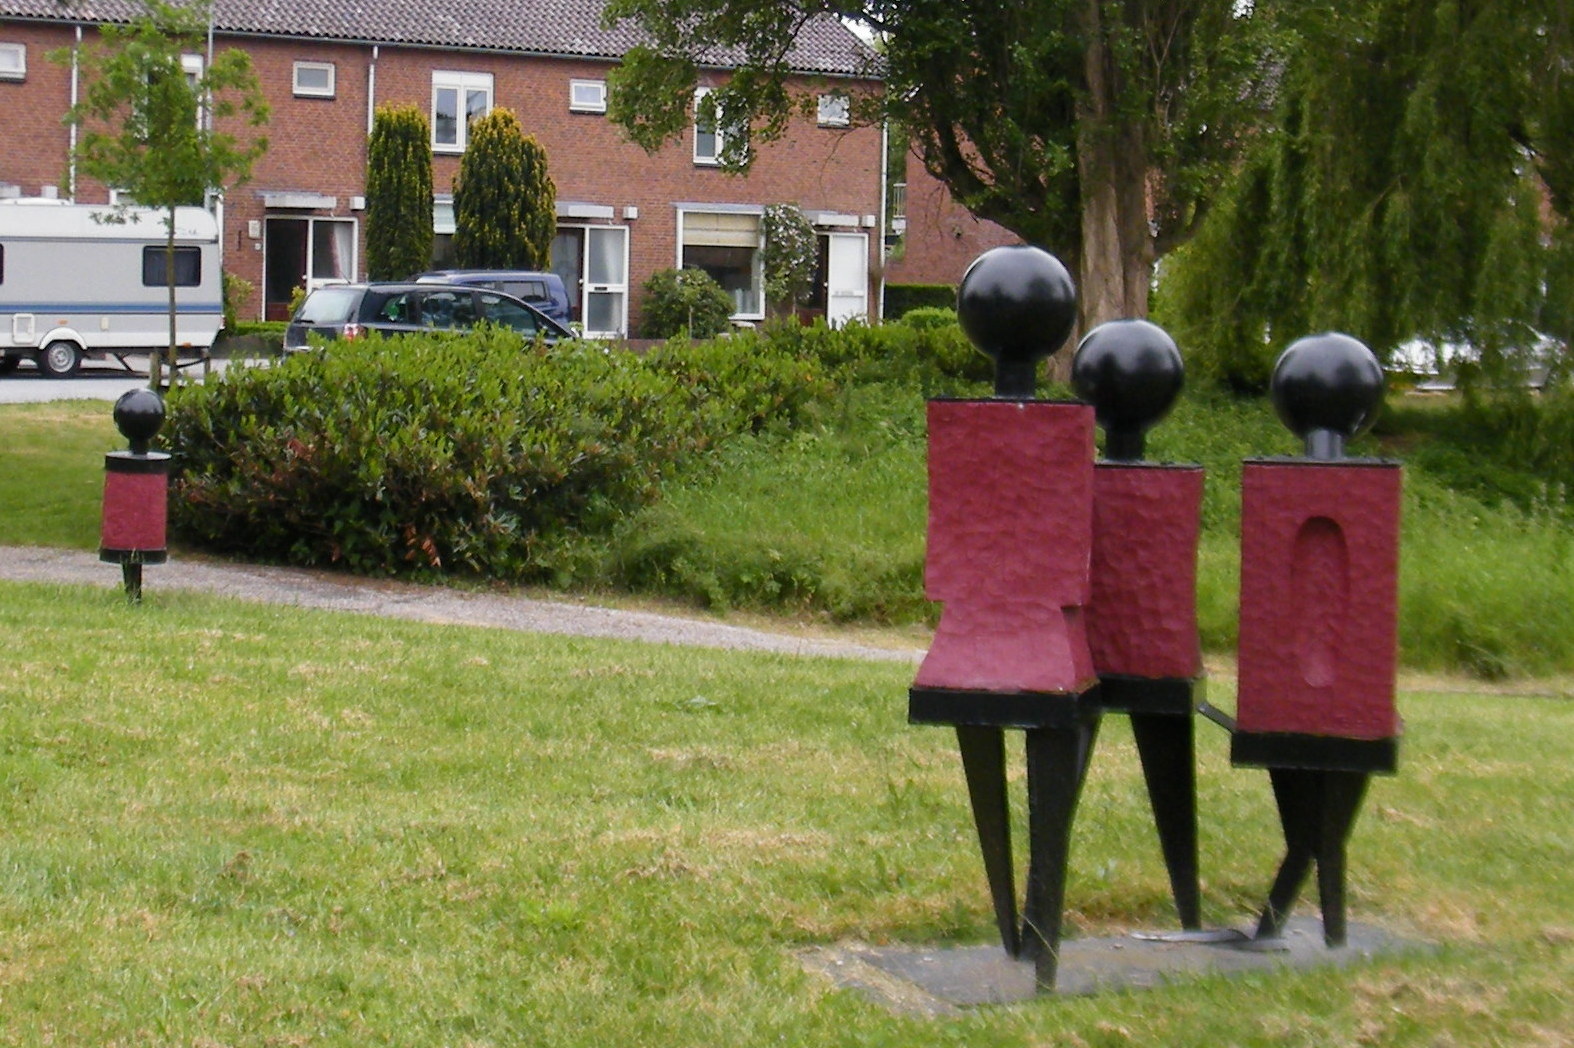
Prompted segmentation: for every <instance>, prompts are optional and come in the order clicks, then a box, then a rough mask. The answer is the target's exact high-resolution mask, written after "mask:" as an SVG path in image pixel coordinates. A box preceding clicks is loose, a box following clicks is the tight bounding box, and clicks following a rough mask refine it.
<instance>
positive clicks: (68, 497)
mask: <svg viewBox="0 0 1574 1048" xmlns="http://www.w3.org/2000/svg"><path fill="white" fill-rule="evenodd" d="M0 381H3V380H0ZM111 408H112V405H110V404H109V403H106V402H102V401H58V402H55V403H50V404H15V405H7V406H6V407H4V408H3V409H0V440H3V443H0V448H3V449H4V450H3V451H0V460H3V462H4V468H0V545H6V546H68V547H73V548H77V549H88V548H94V549H96V548H97V547H98V529H99V519H100V518H99V510H100V507H101V505H102V502H103V497H104V454H105V453H106V452H110V451H123V450H125V447H126V441H125V438H124V437H122V436H121V435H120V433H119V431H117V430H116V429H115V421H114V417H113V415H112V413H111Z"/></svg>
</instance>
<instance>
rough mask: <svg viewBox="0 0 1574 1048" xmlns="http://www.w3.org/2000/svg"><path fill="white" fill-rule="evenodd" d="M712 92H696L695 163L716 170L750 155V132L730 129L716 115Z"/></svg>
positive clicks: (708, 90)
mask: <svg viewBox="0 0 1574 1048" xmlns="http://www.w3.org/2000/svg"><path fill="white" fill-rule="evenodd" d="M711 94H712V91H711V89H710V88H708V87H702V88H700V89H699V90H697V91H695V92H694V162H695V163H696V164H703V165H706V166H714V165H718V164H722V163H725V162H727V161H729V160H736V159H740V158H741V157H740V155H739V154H741V155H744V156H746V155H747V150H748V144H747V141H746V133H747V129H746V128H743V127H737V126H731V127H729V126H727V125H726V124H724V123H723V122H722V119H721V114H720V113H718V112H716V103H715V100H714V99H712V98H711V97H710V95H711Z"/></svg>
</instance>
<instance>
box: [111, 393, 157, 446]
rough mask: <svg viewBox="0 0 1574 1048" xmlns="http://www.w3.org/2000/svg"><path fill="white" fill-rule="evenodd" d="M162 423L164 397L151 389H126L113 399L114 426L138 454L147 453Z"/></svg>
mask: <svg viewBox="0 0 1574 1048" xmlns="http://www.w3.org/2000/svg"><path fill="white" fill-rule="evenodd" d="M163 424H164V398H163V397H161V396H159V395H158V394H157V393H155V392H153V391H152V390H151V389H133V390H128V391H127V392H125V393H122V394H121V395H120V399H119V400H117V401H115V427H116V428H117V429H119V430H120V435H121V436H123V437H125V438H126V439H127V440H128V441H130V442H131V450H132V451H134V452H137V453H138V454H146V453H147V450H148V444H149V442H151V441H152V440H153V438H154V436H156V435H157V434H158V431H159V427H160V426H162V425H163Z"/></svg>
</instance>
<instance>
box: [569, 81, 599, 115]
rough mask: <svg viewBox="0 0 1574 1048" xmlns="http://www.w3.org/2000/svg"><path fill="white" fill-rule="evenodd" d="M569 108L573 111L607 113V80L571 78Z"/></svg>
mask: <svg viewBox="0 0 1574 1048" xmlns="http://www.w3.org/2000/svg"><path fill="white" fill-rule="evenodd" d="M568 109H569V112H571V113H605V112H606V111H607V82H606V81H605V80H570V81H569V82H568Z"/></svg>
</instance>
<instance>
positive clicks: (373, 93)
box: [366, 44, 381, 139]
mask: <svg viewBox="0 0 1574 1048" xmlns="http://www.w3.org/2000/svg"><path fill="white" fill-rule="evenodd" d="M380 50H381V49H380V48H379V47H378V46H377V45H376V44H373V45H372V61H371V63H370V64H369V65H368V66H367V67H366V137H367V139H370V138H371V137H372V125H373V123H374V122H375V121H376V118H377V56H378V54H379V53H380Z"/></svg>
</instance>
